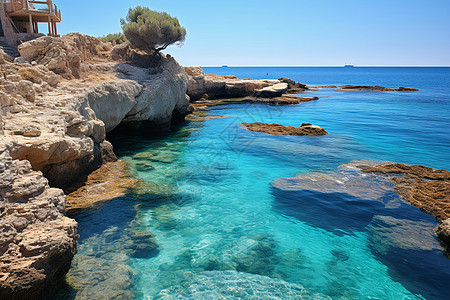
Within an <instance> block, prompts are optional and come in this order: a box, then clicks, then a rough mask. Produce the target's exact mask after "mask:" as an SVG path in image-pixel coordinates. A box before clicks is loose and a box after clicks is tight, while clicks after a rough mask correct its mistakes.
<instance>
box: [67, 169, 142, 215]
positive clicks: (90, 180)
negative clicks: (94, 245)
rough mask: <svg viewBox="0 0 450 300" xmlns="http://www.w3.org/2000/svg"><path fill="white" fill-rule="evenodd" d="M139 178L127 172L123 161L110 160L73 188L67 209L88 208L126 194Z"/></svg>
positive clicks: (69, 195)
mask: <svg viewBox="0 0 450 300" xmlns="http://www.w3.org/2000/svg"><path fill="white" fill-rule="evenodd" d="M137 182H138V179H136V178H133V177H131V176H130V175H129V174H128V172H127V165H126V164H125V163H124V162H122V161H117V162H109V163H106V164H104V165H103V166H101V167H100V168H99V169H97V170H95V171H94V172H92V173H91V174H89V175H88V177H87V179H86V180H85V181H83V183H82V185H81V186H79V187H77V188H73V191H71V192H70V193H69V194H68V195H67V205H66V208H67V211H68V212H69V213H70V212H71V211H75V210H79V209H83V208H88V207H90V206H92V205H94V204H96V203H99V202H103V201H107V200H111V199H114V198H117V197H121V196H125V195H126V193H127V191H128V189H130V188H132V187H133V186H135V185H136V184H137Z"/></svg>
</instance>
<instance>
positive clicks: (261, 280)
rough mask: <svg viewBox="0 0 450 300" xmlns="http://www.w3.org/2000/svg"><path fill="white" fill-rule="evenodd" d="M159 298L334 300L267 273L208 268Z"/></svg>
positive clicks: (160, 294)
mask: <svg viewBox="0 0 450 300" xmlns="http://www.w3.org/2000/svg"><path fill="white" fill-rule="evenodd" d="M157 298H158V299H318V300H319V299H323V300H325V299H331V298H330V297H328V296H325V295H323V294H319V293H312V292H310V291H308V290H307V289H305V288H304V287H303V286H301V285H299V284H293V283H288V282H285V281H282V280H280V279H273V278H270V277H266V276H260V275H254V274H248V273H242V272H235V271H209V272H202V273H199V274H192V275H191V277H190V278H188V281H187V282H186V283H185V284H180V285H175V286H171V287H169V288H167V289H164V290H162V291H161V292H160V293H159V295H158V296H157Z"/></svg>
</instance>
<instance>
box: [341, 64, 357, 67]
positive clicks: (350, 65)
mask: <svg viewBox="0 0 450 300" xmlns="http://www.w3.org/2000/svg"><path fill="white" fill-rule="evenodd" d="M354 67H355V65H352V64H349V65H344V68H354Z"/></svg>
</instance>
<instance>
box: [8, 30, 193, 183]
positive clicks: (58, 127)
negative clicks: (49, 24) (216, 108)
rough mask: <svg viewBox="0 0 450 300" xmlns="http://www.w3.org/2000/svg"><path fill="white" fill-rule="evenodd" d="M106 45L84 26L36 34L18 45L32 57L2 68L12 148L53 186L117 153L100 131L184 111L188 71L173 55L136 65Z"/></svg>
mask: <svg viewBox="0 0 450 300" xmlns="http://www.w3.org/2000/svg"><path fill="white" fill-rule="evenodd" d="M108 49H109V50H111V47H110V46H109V45H108V44H104V43H102V42H100V41H99V40H97V39H95V38H93V37H89V36H85V35H81V34H69V35H66V36H63V37H61V38H55V37H41V38H38V39H36V40H33V41H30V42H26V43H23V44H22V45H21V47H20V49H19V50H20V52H21V53H22V55H23V56H24V57H26V58H27V59H28V60H29V61H30V63H31V64H25V65H24V64H22V65H21V64H9V63H7V64H6V66H5V68H4V70H5V76H6V79H4V78H1V79H0V83H1V84H0V103H1V109H2V114H3V115H4V117H3V122H4V139H5V140H6V141H8V143H9V144H10V145H11V149H10V153H11V156H12V157H13V158H14V159H21V160H23V159H26V160H28V161H29V162H30V163H31V165H32V167H33V169H34V170H41V171H43V173H44V175H45V176H46V177H47V178H48V179H49V180H50V183H51V185H53V186H64V185H66V184H67V183H70V182H73V181H75V180H76V179H77V178H78V177H79V176H80V175H82V174H85V173H88V172H90V171H92V170H94V169H96V168H98V167H99V166H100V165H101V164H103V163H104V162H107V161H111V160H114V155H113V152H112V146H111V144H109V143H108V142H107V141H105V136H106V133H107V132H109V131H111V130H113V129H114V128H116V127H117V126H118V125H119V124H139V122H143V121H145V122H147V123H146V126H148V127H151V126H155V127H158V128H160V127H168V126H170V123H171V120H172V118H174V117H179V116H181V117H183V116H184V115H185V114H186V112H187V108H188V106H189V98H188V97H187V96H186V90H187V85H188V78H187V75H186V73H185V72H184V70H183V68H182V67H181V66H180V65H179V64H178V63H177V62H176V61H175V59H173V58H172V57H170V56H167V57H163V56H162V57H161V59H160V60H159V63H158V65H157V66H156V67H155V66H154V65H152V68H141V67H136V66H133V65H131V64H129V63H126V62H124V61H112V60H111V55H110V52H108ZM74 57H75V58H74ZM55 72H56V73H55Z"/></svg>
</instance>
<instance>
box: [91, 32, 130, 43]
mask: <svg viewBox="0 0 450 300" xmlns="http://www.w3.org/2000/svg"><path fill="white" fill-rule="evenodd" d="M98 39H99V40H100V41H102V42H103V43H112V44H113V45H119V44H122V43H125V42H126V41H127V38H126V37H125V35H124V34H123V33H122V32H119V33H110V34H108V35H106V36H102V37H99V38H98Z"/></svg>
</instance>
